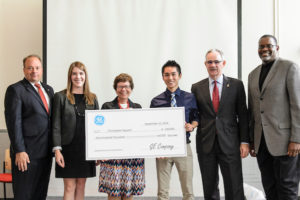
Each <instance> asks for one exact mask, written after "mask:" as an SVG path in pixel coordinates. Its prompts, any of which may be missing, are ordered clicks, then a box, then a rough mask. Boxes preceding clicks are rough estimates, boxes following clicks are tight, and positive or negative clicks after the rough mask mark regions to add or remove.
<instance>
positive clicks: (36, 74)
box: [23, 57, 43, 83]
mask: <svg viewBox="0 0 300 200" xmlns="http://www.w3.org/2000/svg"><path fill="white" fill-rule="evenodd" d="M23 72H24V76H25V78H26V79H27V80H28V81H29V82H32V83H37V82H39V81H40V80H41V78H42V76H43V67H42V63H41V61H40V60H39V59H38V58H37V57H29V58H27V59H26V61H25V63H24V68H23Z"/></svg>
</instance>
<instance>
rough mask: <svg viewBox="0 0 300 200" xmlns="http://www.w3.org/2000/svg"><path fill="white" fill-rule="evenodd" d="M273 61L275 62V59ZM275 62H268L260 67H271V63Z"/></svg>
mask: <svg viewBox="0 0 300 200" xmlns="http://www.w3.org/2000/svg"><path fill="white" fill-rule="evenodd" d="M275 60H276V59H275ZM275 60H273V61H270V62H268V63H262V66H263V67H271V66H272V65H273V63H274V62H275Z"/></svg>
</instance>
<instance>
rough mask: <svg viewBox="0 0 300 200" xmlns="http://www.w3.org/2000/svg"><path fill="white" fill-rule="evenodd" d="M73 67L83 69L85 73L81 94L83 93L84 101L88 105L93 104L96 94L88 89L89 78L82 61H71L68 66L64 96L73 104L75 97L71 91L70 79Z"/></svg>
mask: <svg viewBox="0 0 300 200" xmlns="http://www.w3.org/2000/svg"><path fill="white" fill-rule="evenodd" d="M75 67H77V68H78V69H80V70H82V71H84V73H85V82H84V85H83V94H84V98H85V102H86V103H87V104H89V105H94V101H95V99H96V95H95V94H94V93H92V92H91V91H90V86H89V79H88V74H87V70H86V67H85V65H84V64H83V63H81V62H79V61H76V62H73V63H72V64H71V65H70V67H69V72H68V83H67V89H66V96H67V98H68V100H69V101H70V103H71V104H75V98H74V95H73V93H72V79H71V77H72V71H73V69H74V68H75Z"/></svg>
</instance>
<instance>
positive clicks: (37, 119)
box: [4, 78, 54, 159]
mask: <svg viewBox="0 0 300 200" xmlns="http://www.w3.org/2000/svg"><path fill="white" fill-rule="evenodd" d="M42 86H43V88H44V89H45V91H46V92H47V94H48V96H49V99H50V105H49V106H50V108H51V106H52V98H53V94H54V92H53V89H52V87H50V86H48V85H46V84H44V83H42ZM4 106H5V120H6V127H7V131H8V135H9V138H10V142H11V156H13V157H14V156H15V154H16V153H18V152H26V153H27V154H28V155H29V158H30V159H38V158H43V157H46V156H48V155H50V154H51V123H50V116H51V109H49V111H50V113H49V114H48V113H47V111H46V109H45V107H44V104H43V102H42V99H41V98H40V96H39V94H38V92H37V91H36V90H35V88H34V87H33V86H32V85H31V83H30V82H28V81H27V80H26V79H25V78H24V79H23V80H21V81H19V82H17V83H15V84H13V85H10V86H9V87H8V88H7V90H6V94H5V100H4Z"/></svg>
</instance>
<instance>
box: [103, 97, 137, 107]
mask: <svg viewBox="0 0 300 200" xmlns="http://www.w3.org/2000/svg"><path fill="white" fill-rule="evenodd" d="M128 101H129V107H130V108H142V106H141V105H140V104H138V103H133V102H132V101H131V100H130V99H128ZM101 109H120V108H119V105H118V97H116V98H115V99H114V100H113V101H110V102H105V103H104V104H103V105H102V107H101Z"/></svg>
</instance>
